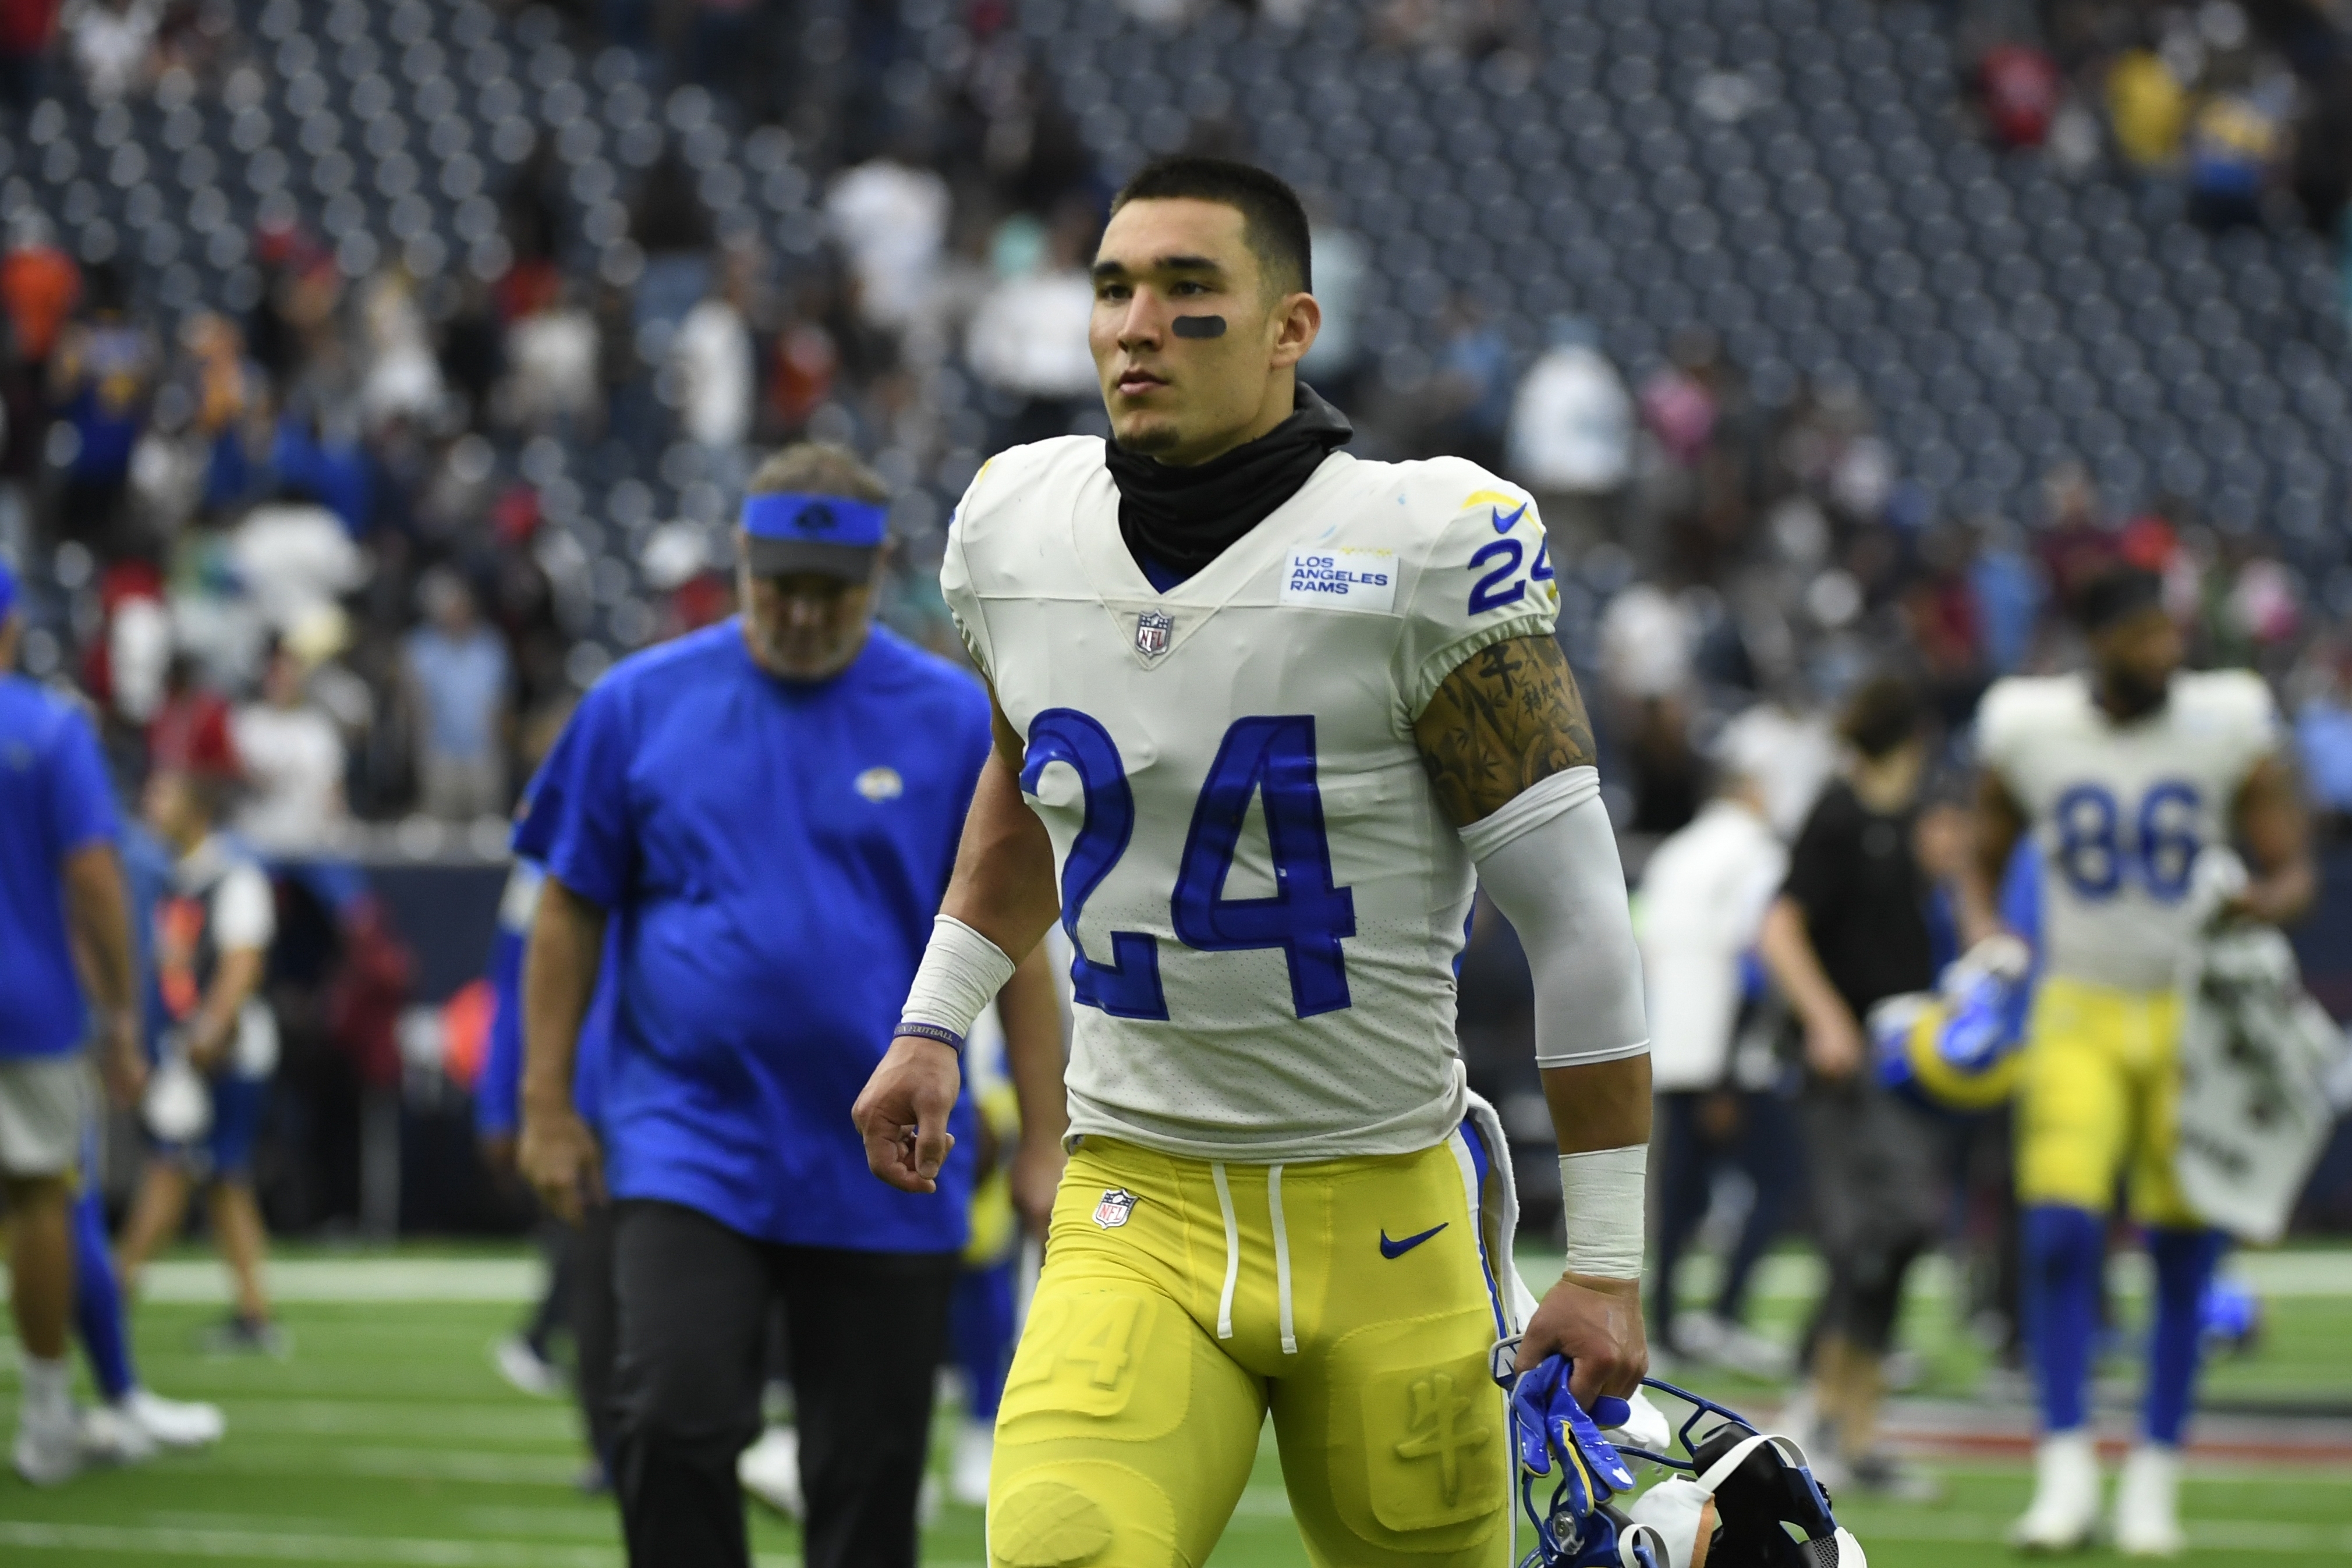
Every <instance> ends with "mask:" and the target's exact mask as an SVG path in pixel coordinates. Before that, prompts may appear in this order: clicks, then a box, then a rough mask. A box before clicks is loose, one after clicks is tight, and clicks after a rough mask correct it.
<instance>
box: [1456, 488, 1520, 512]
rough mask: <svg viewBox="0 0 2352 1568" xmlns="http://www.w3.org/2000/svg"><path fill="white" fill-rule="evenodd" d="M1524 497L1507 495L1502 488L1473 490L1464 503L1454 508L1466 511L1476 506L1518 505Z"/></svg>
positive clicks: (1458, 510)
mask: <svg viewBox="0 0 2352 1568" xmlns="http://www.w3.org/2000/svg"><path fill="white" fill-rule="evenodd" d="M1524 499H1525V497H1520V496H1506V495H1505V494H1503V492H1501V491H1500V490H1473V491H1471V492H1470V494H1469V495H1468V496H1467V497H1465V498H1464V500H1463V502H1462V504H1461V505H1460V506H1458V507H1454V510H1455V511H1457V512H1466V511H1469V510H1471V509H1472V508H1473V507H1516V506H1518V505H1519V504H1520V503H1521V502H1522V501H1523V500H1524Z"/></svg>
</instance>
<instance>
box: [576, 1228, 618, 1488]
mask: <svg viewBox="0 0 2352 1568" xmlns="http://www.w3.org/2000/svg"><path fill="white" fill-rule="evenodd" d="M567 1305H568V1307H569V1310H570V1312H571V1318H572V1392H573V1394H574V1395H575V1396H577V1397H578V1398H579V1401H580V1418H581V1420H582V1421H583V1422H584V1423H585V1424H586V1426H587V1427H588V1446H589V1448H593V1450H595V1454H596V1462H597V1463H599V1464H601V1465H603V1466H604V1469H605V1472H606V1473H607V1474H608V1475H609V1474H610V1473H611V1471H612V1468H613V1427H614V1422H615V1421H616V1420H617V1419H618V1417H619V1412H618V1411H617V1410H616V1409H615V1408H614V1403H613V1373H614V1363H615V1362H616V1361H618V1360H619V1358H620V1354H621V1344H620V1337H621V1304H620V1301H619V1300H618V1299H617V1298H616V1297H615V1295H614V1289H613V1206H612V1205H611V1204H609V1203H594V1204H590V1205H589V1206H588V1207H587V1208H586V1209H585V1210H584V1211H583V1213H582V1214H581V1216H580V1228H579V1229H578V1230H576V1231H574V1232H573V1233H572V1293H571V1297H570V1300H569V1301H568V1302H567Z"/></svg>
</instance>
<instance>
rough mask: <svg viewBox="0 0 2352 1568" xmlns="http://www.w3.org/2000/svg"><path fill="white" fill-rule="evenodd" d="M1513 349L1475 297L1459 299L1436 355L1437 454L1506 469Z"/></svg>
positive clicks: (1432, 412)
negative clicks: (1439, 452) (1505, 457)
mask: <svg viewBox="0 0 2352 1568" xmlns="http://www.w3.org/2000/svg"><path fill="white" fill-rule="evenodd" d="M1511 391H1512V389H1511V345H1510V340H1508V339H1507V338H1505V337H1504V336H1503V333H1502V329H1500V328H1499V327H1497V326H1496V325H1495V323H1494V322H1493V321H1492V320H1490V319H1487V316H1486V311H1485V309H1484V308H1483V307H1482V306H1481V305H1480V304H1479V302H1478V301H1477V299H1476V298H1474V297H1472V296H1470V295H1467V294H1461V295H1456V296H1455V297H1454V303H1453V304H1452V305H1451V306H1450V307H1449V308H1448V309H1447V312H1446V336H1445V344H1444V347H1443V348H1441V349H1440V350H1438V353H1437V376H1436V382H1435V387H1434V395H1433V397H1432V398H1431V400H1430V402H1429V405H1428V408H1427V410H1426V417H1428V418H1429V420H1430V421H1431V423H1433V426H1434V427H1435V428H1434V431H1433V439H1434V442H1435V444H1436V447H1437V450H1439V451H1441V452H1446V453H1451V454H1452V455H1454V456H1457V457H1467V458H1468V459H1470V461H1471V462H1473V463H1475V464H1477V465H1480V466H1481V467H1485V468H1500V467H1502V466H1503V435H1504V432H1505V431H1506V430H1507V428H1508V426H1509V424H1510V420H1511Z"/></svg>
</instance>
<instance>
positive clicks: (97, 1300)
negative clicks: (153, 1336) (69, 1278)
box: [73, 1185, 139, 1404]
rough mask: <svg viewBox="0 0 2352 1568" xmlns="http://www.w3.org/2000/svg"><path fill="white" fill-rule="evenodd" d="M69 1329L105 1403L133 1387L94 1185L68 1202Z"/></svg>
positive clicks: (135, 1380)
mask: <svg viewBox="0 0 2352 1568" xmlns="http://www.w3.org/2000/svg"><path fill="white" fill-rule="evenodd" d="M73 1226H74V1330H75V1332H76V1333H79V1334H80V1335H81V1346H82V1350H83V1353H84V1354H87V1355H88V1356H89V1375H90V1381H91V1382H93V1383H95V1384H97V1385H98V1391H99V1392H100V1394H102V1395H104V1396H106V1399H107V1402H108V1403H110V1404H111V1403H112V1402H113V1401H115V1400H117V1399H120V1398H121V1397H122V1396H124V1395H126V1394H128V1393H130V1392H131V1389H133V1388H134V1387H136V1386H138V1384H139V1375H138V1374H137V1373H136V1372H135V1371H133V1370H132V1368H131V1334H130V1331H129V1330H128V1328H127V1327H126V1326H125V1325H124V1323H123V1321H122V1286H121V1281H118V1280H116V1279H115V1277H114V1253H113V1251H112V1250H111V1248H110V1243H109V1242H108V1240H107V1235H106V1205H105V1203H104V1202H103V1201H102V1200H101V1199H100V1197H99V1194H98V1188H97V1187H96V1186H94V1185H92V1186H86V1187H85V1188H84V1189H83V1191H82V1195H81V1196H80V1197H78V1198H76V1199H75V1200H74V1212H73Z"/></svg>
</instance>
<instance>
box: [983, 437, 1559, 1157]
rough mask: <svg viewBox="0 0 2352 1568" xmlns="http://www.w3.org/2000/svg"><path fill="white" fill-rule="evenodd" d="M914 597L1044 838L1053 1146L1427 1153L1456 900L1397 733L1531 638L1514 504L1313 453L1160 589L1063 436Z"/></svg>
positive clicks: (1535, 548) (1524, 531) (1443, 848)
mask: <svg viewBox="0 0 2352 1568" xmlns="http://www.w3.org/2000/svg"><path fill="white" fill-rule="evenodd" d="M940 587H941V588H942V590H943V591H945V593H946V596H947V601H948V606H949V608H950V611H952V612H953V613H954V616H955V620H956V624H957V626H958V628H959V629H960V630H961V632H962V634H963V637H964V641H965V643H966V645H967V646H969V647H970V649H971V655H972V658H973V659H974V661H976V662H977V663H978V664H979V665H980V667H981V669H982V672H983V673H984V674H986V675H987V676H988V679H989V682H990V684H991V685H993V686H994V687H995V690H996V697H997V701H998V702H999V704H1001V705H1002V706H1003V710H1004V713H1005V716H1007V717H1008V718H1009V719H1010V720H1011V721H1012V723H1013V727H1014V728H1015V729H1017V730H1018V731H1019V732H1020V733H1021V735H1022V736H1023V737H1024V740H1025V742H1026V759H1025V764H1024V769H1023V774H1022V786H1023V789H1024V791H1025V792H1026V794H1027V796H1028V799H1029V802H1030V804H1031V806H1032V807H1033V808H1034V810H1036V812H1037V814H1038V816H1039V817H1040V818H1041V819H1043V820H1044V821H1045V826H1046V829H1047V831H1049V832H1050V833H1051V835H1052V837H1053V841H1054V855H1055V863H1056V865H1057V867H1058V870H1059V874H1060V885H1061V894H1062V923H1063V925H1064V928H1065V929H1066V931H1067V932H1068V933H1069V935H1070V936H1071V938H1072V940H1073V941H1074V942H1075V943H1076V947H1077V952H1076V956H1075V958H1074V960H1073V963H1072V967H1071V979H1072V982H1073V987H1074V991H1075V995H1074V998H1073V1000H1074V1001H1075V1002H1076V1007H1075V1008H1074V1009H1073V1011H1074V1013H1075V1017H1076V1023H1075V1028H1074V1030H1073V1037H1072V1043H1071V1052H1070V1064H1069V1071H1068V1083H1069V1096H1070V1116H1071V1126H1072V1130H1073V1131H1074V1132H1077V1133H1092V1134H1108V1135H1110V1136H1115V1137H1121V1138H1128V1139H1131V1140H1133V1141H1135V1142H1136V1143H1139V1144H1141V1145H1147V1146H1149V1147H1152V1148H1157V1149H1161V1150H1164V1151H1167V1152H1170V1153H1174V1154H1182V1155H1193V1156H1196V1157H1202V1158H1232V1159H1243V1160H1251V1161H1268V1162H1272V1161H1282V1160H1295V1159H1328V1158H1336V1157H1339V1156H1341V1155H1382V1154H1402V1153H1409V1152H1412V1151H1414V1150H1418V1149H1424V1148H1427V1147H1429V1146H1431V1145H1433V1144H1435V1143H1437V1142H1438V1141H1439V1140H1441V1139H1442V1138H1444V1136H1445V1135H1446V1134H1448V1133H1449V1132H1451V1131H1452V1130H1453V1128H1454V1125H1455V1124H1457V1123H1459V1122H1460V1121H1461V1119H1462V1115H1463V1112H1464V1108H1465V1103H1466V1096H1465V1088H1464V1082H1463V1074H1462V1067H1461V1062H1460V1061H1459V1059H1458V1056H1457V1054H1456V1051H1455V1047H1454V960H1455V958H1456V956H1458V955H1459V954H1460V952H1461V950H1462V946H1463V940H1464V925H1465V922H1466V920H1467V919H1468V916H1469V913H1470V901H1471V894H1472V890H1473V887H1474V880H1475V879H1474V873H1473V870H1472V867H1471V863H1470V858H1469V855H1468V853H1467V852H1465V850H1464V849H1463V847H1462V843H1461V841H1460V840H1459V839H1458V838H1457V837H1456V836H1455V832H1454V824H1453V823H1452V822H1451V821H1448V820H1447V818H1446V816H1445V813H1444V810H1441V809H1440V807H1439V805H1438V802H1437V798H1436V795H1435V793H1434V792H1433V789H1432V788H1431V786H1430V782H1429V779H1428V777H1427V776H1426V774H1425V773H1424V772H1423V766H1422V760H1421V756H1420V752H1419V749H1418V747H1416V746H1415V745H1414V743H1413V736H1412V724H1413V721H1414V719H1415V718H1417V717H1418V716H1420V715H1421V713H1422V710H1423V708H1425V707H1426V706H1428V703H1429V700H1430V697H1431V696H1432V695H1433V694H1434V693H1435V691H1436V690H1437V687H1438V685H1440V684H1441V683H1442V682H1443V681H1444V679H1445V677H1446V676H1447V675H1448V674H1452V673H1453V671H1454V667H1455V666H1456V665H1458V664H1461V663H1462V662H1463V661H1464V660H1465V658H1468V657H1470V656H1472V655H1473V654H1474V653H1475V652H1476V651H1477V650H1479V649H1481V648H1483V647H1485V646H1486V645H1488V644H1490V643H1497V642H1500V641H1502V640H1504V639H1506V638H1512V637H1526V636H1538V635H1549V633H1550V632H1551V629H1552V621H1553V615H1554V612H1555V609H1556V607H1557V605H1558V603H1559V591H1558V589H1557V587H1556V586H1555V585H1554V583H1553V581H1552V576H1551V564H1550V561H1549V557H1548V554H1547V551H1546V546H1545V540H1544V532H1543V528H1542V525H1541V524H1540V522H1539V521H1538V518H1537V516H1536V511H1535V508H1534V507H1533V506H1532V505H1530V504H1529V502H1528V497H1527V495H1526V493H1525V492H1523V491H1520V490H1518V489H1516V488H1514V487H1512V486H1508V485H1506V484H1504V483H1503V482H1502V481H1500V480H1498V479H1496V478H1495V477H1494V476H1492V475H1490V474H1488V473H1486V471H1485V470H1484V469H1482V468H1479V467H1478V466H1476V465H1474V464H1470V463H1466V462H1463V461H1460V460H1458V459H1454V458H1439V459H1434V460H1432V461H1429V462H1422V463H1365V462H1359V461H1358V460H1356V459H1355V458H1353V457H1350V456H1349V455H1346V454H1345V453H1335V454H1333V455H1331V456H1329V457H1328V458H1326V459H1325V460H1324V462H1323V465H1322V466H1321V467H1319V468H1318V469H1317V470H1316V471H1315V473H1314V475H1313V476H1312V477H1310V478H1309V479H1308V480H1307V484H1306V485H1305V486H1303V487H1302V488H1300V490H1299V491H1298V493H1297V495H1295V496H1293V497H1291V498H1290V499H1289V500H1288V501H1286V502H1285V503H1284V504H1283V505H1282V506H1281V507H1278V508H1277V509H1276V511H1275V512H1274V513H1273V514H1272V515H1271V516H1269V517H1266V519H1265V521H1264V522H1262V523H1260V524H1259V525H1258V526H1257V527H1256V528H1254V529H1252V530H1251V531H1250V532H1249V533H1248V534H1247V535H1245V536H1244V537H1243V538H1241V539H1239V540H1238V541H1236V542H1235V543H1234V545H1232V546H1231V547H1230V548H1228V549H1226V550H1225V551H1224V553H1223V554H1222V555H1220V556H1219V557H1218V558H1217V559H1215V560H1213V561H1212V562H1211V563H1210V564H1209V565H1208V566H1206V567H1205V568H1203V569H1202V570H1201V571H1200V572H1199V573H1198V574H1196V575H1195V576H1193V577H1192V578H1191V579H1190V580H1186V581H1185V582H1182V583H1181V584H1179V585H1178V586H1176V587H1175V588H1174V589H1172V590H1171V591H1168V592H1166V593H1160V592H1158V591H1154V590H1153V588H1152V587H1151V584H1150V581H1149V580H1146V578H1145V577H1144V575H1143V572H1142V570H1141V569H1140V568H1139V567H1138V566H1137V565H1136V563H1135V560H1134V558H1133V557H1132V556H1131V555H1130V554H1129V551H1128V548H1127V545H1126V543H1125V542H1124V540H1123V539H1122V538H1120V536H1119V528H1118V488H1117V486H1114V485H1113V484H1112V482H1111V477H1110V473H1109V470H1108V468H1107V467H1105V465H1104V460H1103V444H1102V442H1101V441H1100V440H1098V439H1097V438H1094V437H1091V436H1072V437H1066V438H1064V439H1061V440H1056V441H1047V442H1041V443H1039V444H1035V445H1032V446H1021V447H1015V448H1013V450H1011V451H1009V452H1005V453H1003V454H1002V455H999V456H997V457H996V458H994V459H993V460H992V461H991V462H990V463H989V464H988V465H987V466H985V467H984V468H982V470H981V473H980V475H979V476H978V477H977V478H975V479H974V480H973V481H972V484H971V489H970V490H969V491H968V492H967V493H966V494H965V496H964V498H963V502H962V504H961V506H960V507H958V508H957V512H956V516H955V518H954V520H953V522H952V524H951V525H950V529H949V535H948V544H947V558H946V561H945V564H944V565H943V566H942V568H941V570H940Z"/></svg>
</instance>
